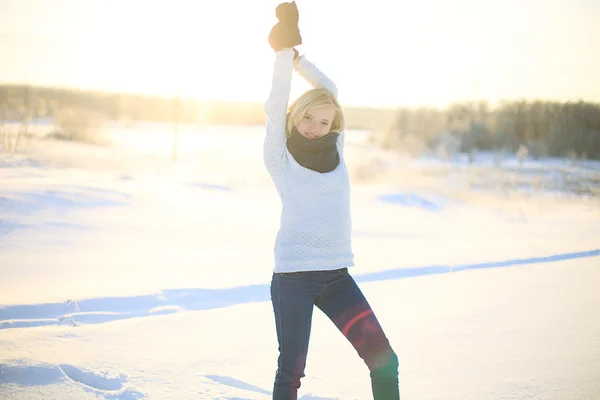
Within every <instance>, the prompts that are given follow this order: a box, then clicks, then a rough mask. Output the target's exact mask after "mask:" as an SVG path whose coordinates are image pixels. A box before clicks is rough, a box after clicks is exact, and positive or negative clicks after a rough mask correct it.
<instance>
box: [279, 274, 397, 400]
mask: <svg viewBox="0 0 600 400" xmlns="http://www.w3.org/2000/svg"><path fill="white" fill-rule="evenodd" d="M271 301H272V303H273V311H274V313H275V325H276V328H277V339H278V341H279V357H278V360H277V373H276V376H275V384H274V388H273V399H275V400H283V399H285V400H288V399H290V400H296V399H297V398H298V389H299V388H300V379H301V378H303V377H304V368H305V366H306V356H307V353H308V343H309V338H310V329H311V321H312V313H313V309H314V306H317V307H318V308H319V309H320V310H321V311H323V312H324V313H325V315H327V316H328V317H329V318H330V319H331V321H332V322H333V323H334V324H335V325H336V326H337V328H338V329H339V330H340V332H341V333H342V334H343V335H344V336H345V337H346V338H347V339H348V340H349V341H350V343H352V346H354V348H355V349H356V351H357V352H358V355H359V356H360V357H361V358H362V359H363V360H364V361H365V363H366V365H367V366H368V368H369V371H370V377H371V387H372V390H373V398H374V399H375V400H398V399H399V398H400V394H399V388H398V357H397V356H396V354H395V353H394V351H393V349H392V347H391V346H390V343H389V341H388V339H387V338H386V336H385V334H384V332H383V329H382V328H381V326H380V324H379V322H378V321H377V318H376V317H375V313H374V312H373V310H372V309H371V306H370V305H369V303H368V302H367V300H366V299H365V296H364V295H363V293H362V292H361V290H360V288H359V287H358V285H357V284H356V282H355V281H354V279H353V278H352V276H351V275H350V274H349V273H348V269H347V268H343V269H339V270H334V271H306V272H294V273H274V274H273V278H272V280H271Z"/></svg>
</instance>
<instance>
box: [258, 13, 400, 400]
mask: <svg viewBox="0 0 600 400" xmlns="http://www.w3.org/2000/svg"><path fill="white" fill-rule="evenodd" d="M282 8H283V11H282ZM285 11H287V12H288V14H287V15H288V16H289V14H290V13H291V14H292V15H293V14H295V16H296V17H295V18H294V17H292V18H291V19H290V18H287V19H286V18H281V16H282V15H286V13H285ZM277 16H278V18H279V19H280V22H279V23H278V24H277V25H276V26H275V27H274V28H273V30H272V31H271V34H270V35H269V43H270V44H271V47H272V48H273V49H274V51H275V62H274V68H273V78H272V87H271V91H270V94H269V97H268V99H267V101H266V102H265V113H266V115H267V125H266V136H265V140H264V148H263V156H264V163H265V167H266V168H267V170H268V172H269V174H270V175H271V178H272V180H273V182H274V184H275V186H276V188H277V191H278V193H279V195H280V197H281V201H282V212H281V225H280V228H279V232H278V234H277V238H276V240H275V249H274V253H275V267H274V271H273V277H272V281H271V300H272V303H273V311H274V314H275V325H276V328H277V339H278V342H279V357H278V368H277V373H276V377H275V383H274V390H273V398H274V399H277V400H279V399H297V396H298V388H299V387H300V379H301V378H302V377H304V368H305V365H306V355H307V352H308V343H309V337H310V330H311V320H312V313H313V309H314V306H317V307H318V308H319V309H320V310H321V311H323V312H324V313H325V314H326V315H327V316H328V317H329V318H330V319H331V320H332V321H333V323H334V324H335V325H336V326H337V327H338V328H339V330H340V331H341V332H342V334H343V335H344V336H345V337H346V338H347V339H348V340H349V341H350V342H351V343H352V345H353V346H354V348H355V349H356V351H357V352H358V355H359V356H360V357H361V358H362V359H363V360H364V361H365V363H366V364H367V366H368V368H369V370H370V377H371V386H372V390H373V397H374V399H376V400H395V399H399V389H398V358H397V356H396V354H395V353H394V351H393V349H392V348H391V346H390V343H389V341H388V339H387V338H386V336H385V334H384V332H383V329H382V327H381V326H380V324H379V323H378V321H377V318H376V317H375V314H374V313H373V310H372V309H371V307H370V305H369V303H368V302H367V300H366V299H365V297H364V295H363V294H362V292H361V290H360V289H359V287H358V285H357V284H356V282H355V281H354V279H353V278H352V276H351V275H350V274H349V273H348V267H351V266H354V259H353V258H354V256H353V253H352V246H351V225H352V224H351V215H350V180H349V177H348V170H347V169H346V165H345V161H344V133H343V129H344V113H343V110H342V108H341V107H340V105H339V103H338V100H337V88H336V86H335V85H334V84H333V82H332V81H331V80H329V79H328V78H327V77H326V76H325V75H324V74H323V73H322V72H321V71H320V70H319V69H318V68H317V67H315V65H314V64H312V63H311V62H310V61H308V60H307V59H306V58H305V57H300V56H299V55H298V53H297V51H296V50H295V49H294V48H293V46H296V45H298V44H300V43H301V39H300V35H299V31H298V28H297V21H298V19H297V9H296V6H295V3H283V4H282V5H280V6H278V13H277ZM290 20H291V21H292V22H290ZM294 22H295V24H294ZM293 70H296V71H297V73H298V74H299V75H301V76H302V77H304V78H305V79H306V80H307V81H308V82H309V83H311V84H312V85H313V86H314V89H311V90H309V91H307V92H306V93H304V94H303V95H301V96H300V97H299V98H298V99H297V100H296V101H295V102H294V103H293V104H292V105H291V106H290V107H289V110H288V100H289V96H290V88H291V80H292V72H293Z"/></svg>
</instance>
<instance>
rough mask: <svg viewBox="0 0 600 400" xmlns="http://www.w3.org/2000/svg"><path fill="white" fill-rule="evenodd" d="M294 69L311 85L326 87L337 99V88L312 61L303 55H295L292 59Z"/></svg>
mask: <svg viewBox="0 0 600 400" xmlns="http://www.w3.org/2000/svg"><path fill="white" fill-rule="evenodd" d="M294 69H295V70H296V72H297V73H298V74H299V75H300V76H301V77H303V78H304V79H306V80H307V81H308V83H310V84H311V85H312V86H313V87H316V88H324V89H327V90H328V91H329V92H330V93H331V94H333V97H335V98H336V99H337V96H338V89H337V86H336V85H335V83H333V81H332V80H331V79H329V77H327V75H325V74H324V73H323V71H321V70H320V69H319V68H317V67H316V66H315V64H313V63H312V62H310V61H309V60H307V59H306V57H304V56H299V57H297V59H296V60H294Z"/></svg>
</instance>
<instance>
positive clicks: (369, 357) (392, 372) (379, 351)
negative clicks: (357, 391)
mask: <svg viewBox="0 0 600 400" xmlns="http://www.w3.org/2000/svg"><path fill="white" fill-rule="evenodd" d="M315 304H316V305H317V307H319V308H320V309H321V310H322V311H323V312H324V313H325V314H326V315H327V316H328V317H329V318H330V319H331V320H332V321H333V323H334V324H335V325H336V326H337V327H338V329H339V330H340V331H341V332H342V333H343V334H344V336H345V337H346V338H347V339H348V340H349V341H350V343H352V346H354V348H355V349H356V351H357V352H358V355H359V356H360V357H361V358H362V359H363V360H364V361H365V363H366V364H367V366H368V367H369V371H370V376H371V386H372V390H373V398H374V399H375V400H398V399H399V398H400V393H399V387H398V357H397V356H396V353H395V352H394V350H393V349H392V347H391V345H390V342H389V341H388V339H387V337H386V336H385V333H384V331H383V329H382V327H381V325H380V324H379V322H378V321H377V318H376V316H375V313H374V312H373V310H372V309H371V306H370V305H369V303H368V302H367V300H366V298H365V296H364V295H363V293H362V291H361V290H360V288H359V287H358V285H357V284H356V282H355V281H354V279H353V278H352V276H351V275H350V274H349V273H348V272H347V271H346V272H345V273H342V274H340V277H338V278H336V279H333V280H332V281H331V282H330V283H328V285H327V287H326V288H325V292H324V294H323V296H322V298H320V299H319V300H318V301H317V302H316V303H315Z"/></svg>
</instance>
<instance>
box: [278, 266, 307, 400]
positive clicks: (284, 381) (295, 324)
mask: <svg viewBox="0 0 600 400" xmlns="http://www.w3.org/2000/svg"><path fill="white" fill-rule="evenodd" d="M317 295H318V287H315V285H314V283H311V282H310V281H307V280H306V279H304V276H303V275H302V273H297V274H273V279H272V280H271V302H272V303H273V312H274V314H275V326H276V328H277V340H278V341H279V357H278V360H277V373H276V376H275V384H274V388H273V399H276V400H283V399H285V400H288V399H289V400H296V399H297V398H298V388H299V387H300V379H301V378H303V377H304V368H305V366H306V355H307V353H308V342H309V338H310V329H311V322H312V313H313V307H314V298H315V297H316V296H317Z"/></svg>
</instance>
